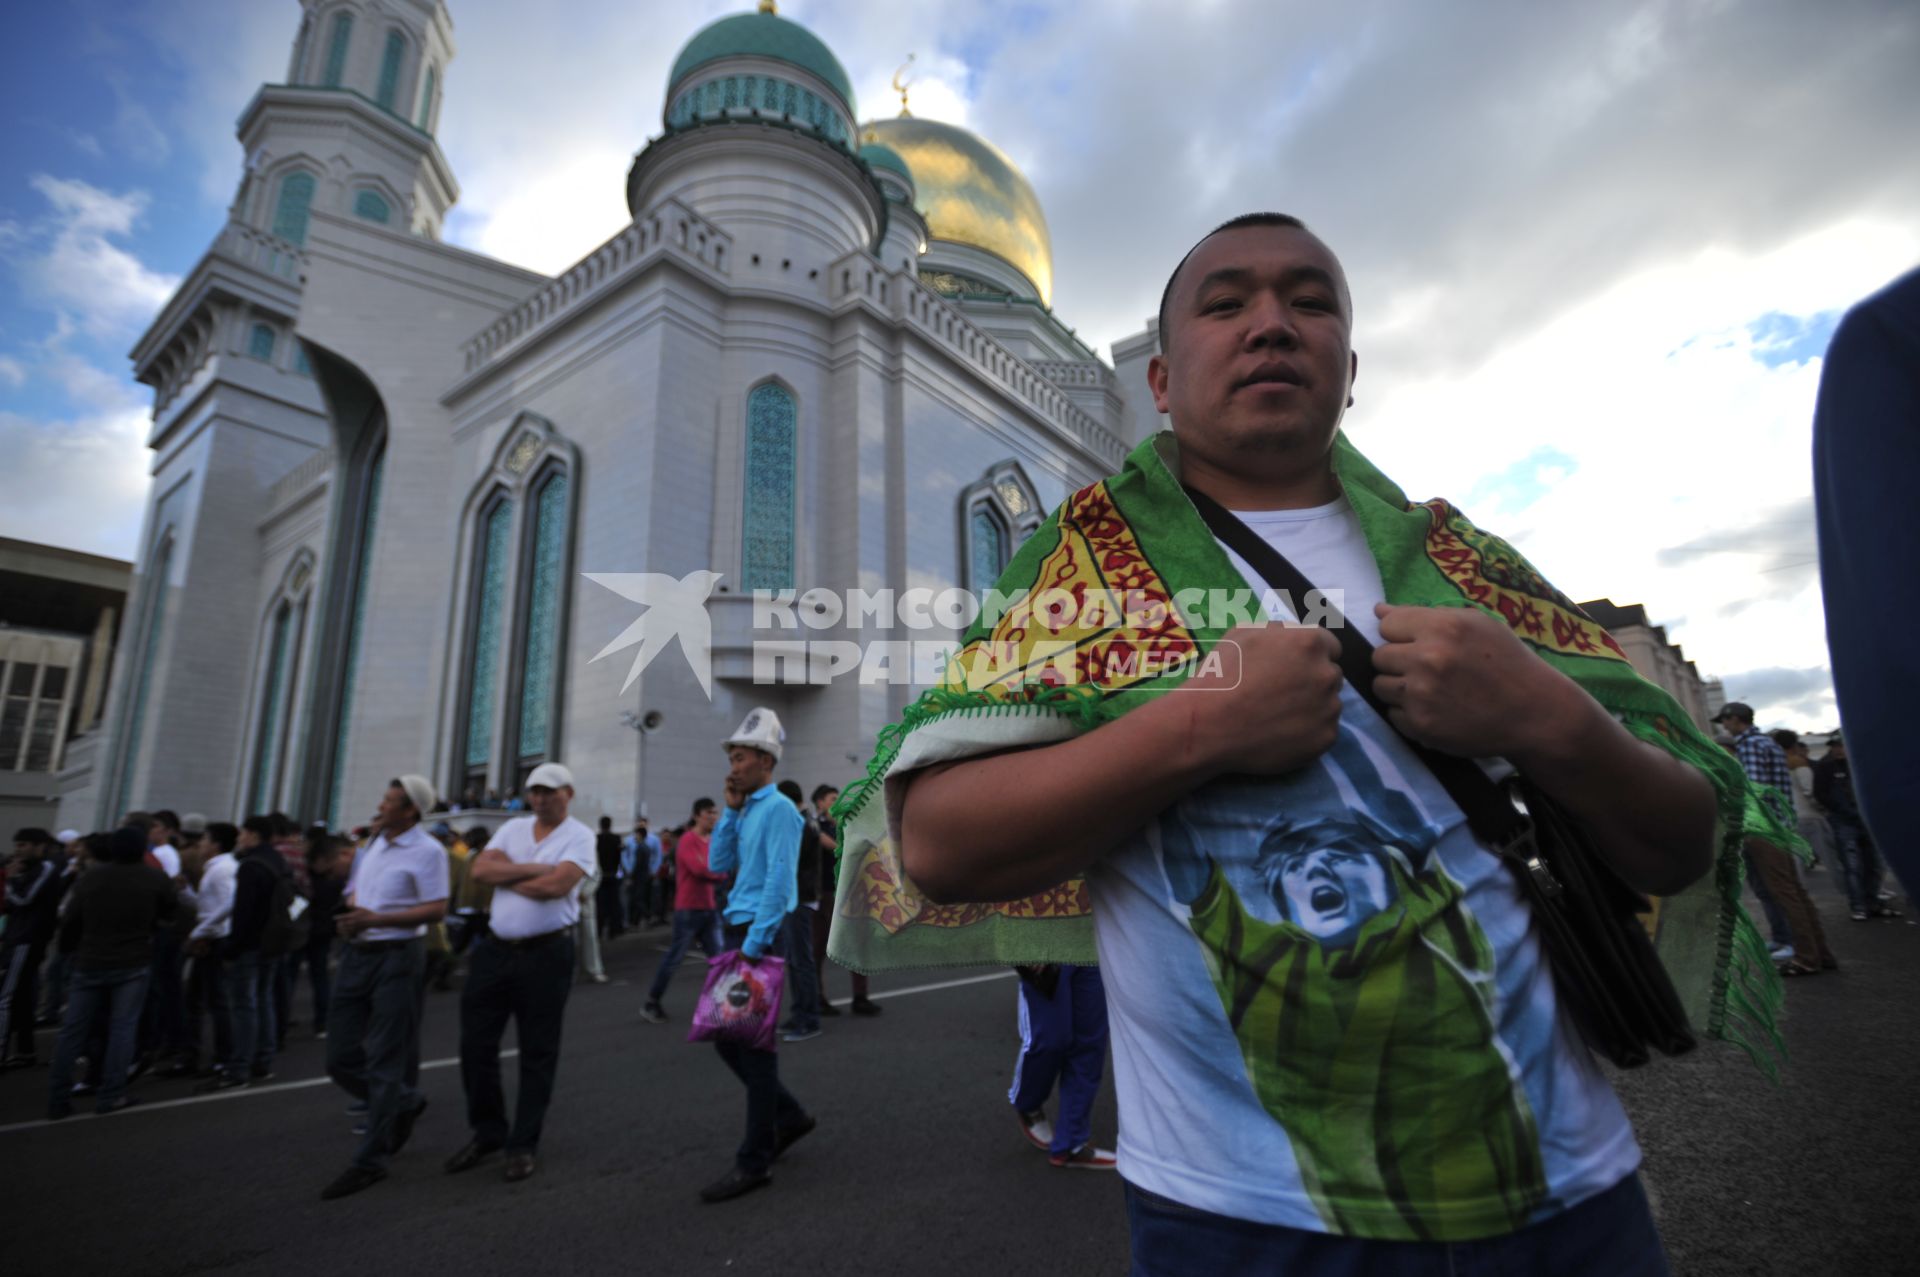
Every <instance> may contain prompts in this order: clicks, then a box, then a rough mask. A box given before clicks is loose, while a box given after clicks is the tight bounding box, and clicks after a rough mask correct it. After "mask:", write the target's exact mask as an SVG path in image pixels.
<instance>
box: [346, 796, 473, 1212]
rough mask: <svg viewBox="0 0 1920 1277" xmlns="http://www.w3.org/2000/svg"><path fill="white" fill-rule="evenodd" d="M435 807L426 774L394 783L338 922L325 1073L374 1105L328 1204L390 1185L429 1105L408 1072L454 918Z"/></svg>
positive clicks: (356, 862) (349, 882)
mask: <svg viewBox="0 0 1920 1277" xmlns="http://www.w3.org/2000/svg"><path fill="white" fill-rule="evenodd" d="M433 802H434V794H433V782H431V781H429V780H428V779H427V778H426V777H425V776H402V777H400V778H399V779H397V780H394V781H391V782H389V783H388V785H387V792H386V793H385V794H384V795H383V796H382V797H381V799H380V811H379V814H378V815H377V816H376V817H375V822H376V823H375V827H374V829H373V831H372V834H371V841H369V842H368V843H367V846H366V850H364V851H362V852H361V853H360V854H359V855H357V856H355V857H354V858H353V873H352V876H351V877H350V878H349V879H348V880H347V892H346V899H345V905H346V911H345V912H344V913H342V914H341V915H340V917H339V919H338V921H337V928H338V931H339V934H340V936H341V938H342V939H344V940H345V941H346V942H347V943H346V952H345V954H344V955H343V956H342V957H341V959H340V970H339V973H338V974H337V976H336V977H335V987H334V991H333V1002H332V1004H331V1005H330V1006H329V1007H328V1008H327V1074H328V1076H330V1077H332V1078H333V1080H334V1081H335V1082H336V1083H338V1084H339V1086H340V1088H341V1089H342V1090H344V1091H346V1092H347V1094H349V1095H351V1096H353V1097H354V1098H355V1099H356V1100H363V1101H365V1102H366V1104H367V1106H368V1107H367V1134H366V1138H365V1139H364V1140H362V1141H361V1144H360V1147H359V1149H358V1150H357V1151H356V1152H355V1153H354V1155H353V1164H352V1165H351V1166H349V1167H347V1169H346V1170H344V1171H342V1172H341V1173H340V1175H339V1176H338V1177H337V1178H336V1179H335V1180H334V1181H333V1182H332V1183H331V1184H329V1185H327V1187H326V1188H325V1189H324V1190H323V1191H322V1192H321V1194H320V1196H321V1197H323V1198H328V1199H332V1198H336V1197H345V1196H347V1195H348V1194H349V1193H357V1192H359V1191H360V1190H361V1189H363V1188H370V1187H372V1186H373V1185H375V1184H377V1183H379V1182H380V1181H381V1180H383V1179H385V1178H386V1177H387V1162H388V1161H389V1159H391V1158H392V1156H393V1155H394V1154H395V1153H398V1152H399V1151H400V1149H401V1148H402V1146H404V1145H405V1144H406V1142H407V1139H408V1137H409V1136H411V1135H412V1134H413V1126H414V1123H415V1122H417V1121H418V1120H419V1118H420V1115H421V1114H422V1113H424V1112H425V1111H426V1108H427V1098H426V1096H424V1095H422V1094H420V1092H419V1091H418V1090H416V1089H415V1088H414V1087H413V1085H412V1084H411V1083H410V1082H409V1081H408V1078H407V1075H408V1061H409V1059H411V1058H412V1057H413V1056H414V1053H415V1052H416V1051H417V1050H418V1049H419V1039H420V1009H421V990H422V987H423V984H422V982H423V981H424V979H425V977H426V970H427V952H426V939H425V937H426V932H427V925H428V924H429V923H434V922H438V921H440V919H442V918H444V917H445V916H446V913H447V895H448V875H447V853H446V851H445V850H444V849H443V848H442V847H441V846H440V844H439V843H437V842H435V841H434V840H433V838H432V837H431V836H429V835H428V833H427V831H426V830H424V829H422V828H421V827H420V817H421V815H422V814H423V813H425V812H429V811H432V810H433Z"/></svg>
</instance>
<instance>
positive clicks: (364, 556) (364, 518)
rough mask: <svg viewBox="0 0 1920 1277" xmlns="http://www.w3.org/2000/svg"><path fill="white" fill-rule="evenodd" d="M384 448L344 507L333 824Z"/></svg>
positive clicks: (330, 797)
mask: <svg viewBox="0 0 1920 1277" xmlns="http://www.w3.org/2000/svg"><path fill="white" fill-rule="evenodd" d="M386 467H387V448H386V440H385V439H384V438H382V439H381V440H380V441H379V442H378V443H377V444H376V445H375V451H374V453H373V457H372V460H371V461H370V462H369V463H368V466H367V486H366V490H365V496H364V497H363V499H362V500H361V501H360V502H359V509H358V510H357V511H355V510H350V511H348V512H347V513H348V515H349V522H348V524H347V526H349V527H352V526H355V525H356V524H357V525H358V527H359V531H360V535H359V537H358V539H357V541H356V543H355V544H354V546H353V547H352V550H351V552H350V554H349V557H348V558H347V561H346V562H347V567H348V571H349V572H350V573H351V576H350V578H349V579H350V580H351V582H352V584H351V585H350V586H349V587H348V588H349V590H350V594H349V596H348V597H349V598H351V600H352V603H351V605H350V606H349V608H348V612H347V651H346V656H345V659H344V660H343V662H342V664H341V667H340V695H339V698H338V702H337V703H338V705H339V707H340V710H339V713H338V715H337V716H336V717H335V720H334V728H333V772H332V775H331V777H330V779H329V783H328V787H327V823H328V824H329V825H332V826H334V827H336V828H337V827H338V826H339V824H340V797H341V787H342V786H343V785H345V784H346V779H347V738H348V734H349V730H350V728H351V727H352V718H353V687H354V680H355V678H356V677H357V676H358V674H359V672H360V636H361V633H362V631H364V630H365V628H366V621H367V580H368V578H370V577H371V576H372V575H373V573H372V570H371V569H372V566H373V563H372V561H373V535H374V532H375V530H376V529H377V527H378V525H379V519H380V482H381V479H382V478H383V477H384V475H385V473H386Z"/></svg>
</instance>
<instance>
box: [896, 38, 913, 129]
mask: <svg viewBox="0 0 1920 1277" xmlns="http://www.w3.org/2000/svg"><path fill="white" fill-rule="evenodd" d="M912 65H913V55H912V54H911V53H909V54H908V55H907V60H906V61H905V62H902V63H901V64H900V69H899V70H898V71H895V72H894V73H893V91H894V92H895V93H898V94H899V95H900V115H901V117H902V118H908V119H910V118H912V116H913V112H912V111H909V110H907V90H908V89H910V88H912V87H913V81H912V80H905V79H902V78H901V77H902V76H904V75H906V73H907V68H908V67H910V66H912Z"/></svg>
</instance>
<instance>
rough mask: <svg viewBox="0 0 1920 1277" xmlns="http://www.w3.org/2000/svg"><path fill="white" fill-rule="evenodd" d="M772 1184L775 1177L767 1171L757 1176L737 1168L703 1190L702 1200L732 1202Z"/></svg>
mask: <svg viewBox="0 0 1920 1277" xmlns="http://www.w3.org/2000/svg"><path fill="white" fill-rule="evenodd" d="M771 1183H773V1176H771V1175H769V1174H767V1172H765V1171H761V1172H760V1173H759V1174H758V1175H755V1174H754V1173H753V1172H751V1171H743V1170H741V1169H740V1168H739V1167H738V1166H736V1167H734V1168H733V1169H732V1170H729V1171H728V1172H727V1173H726V1174H725V1175H722V1176H721V1177H720V1178H719V1179H717V1180H715V1181H713V1183H711V1184H709V1185H707V1186H706V1187H705V1188H703V1189H701V1190H700V1200H701V1201H703V1202H727V1201H732V1200H733V1199H734V1198H736V1197H740V1196H743V1195H745V1194H747V1193H751V1192H752V1191H753V1190H754V1189H756V1188H765V1187H766V1186H767V1185H769V1184H771Z"/></svg>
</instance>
